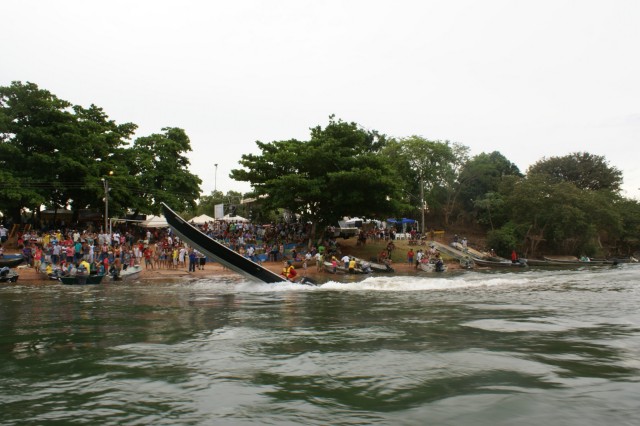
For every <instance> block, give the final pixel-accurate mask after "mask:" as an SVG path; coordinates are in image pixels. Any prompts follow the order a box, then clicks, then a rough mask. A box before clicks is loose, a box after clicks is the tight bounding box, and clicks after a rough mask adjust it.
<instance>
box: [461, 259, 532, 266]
mask: <svg viewBox="0 0 640 426" xmlns="http://www.w3.org/2000/svg"><path fill="white" fill-rule="evenodd" d="M473 262H474V263H475V264H476V265H478V266H487V267H490V268H523V267H525V266H527V262H526V261H525V260H524V259H519V260H518V261H517V262H512V261H510V260H503V261H499V262H497V261H494V260H484V259H473Z"/></svg>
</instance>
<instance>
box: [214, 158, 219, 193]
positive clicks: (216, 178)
mask: <svg viewBox="0 0 640 426" xmlns="http://www.w3.org/2000/svg"><path fill="white" fill-rule="evenodd" d="M214 166H216V174H215V175H213V192H216V190H217V189H218V163H216V164H214Z"/></svg>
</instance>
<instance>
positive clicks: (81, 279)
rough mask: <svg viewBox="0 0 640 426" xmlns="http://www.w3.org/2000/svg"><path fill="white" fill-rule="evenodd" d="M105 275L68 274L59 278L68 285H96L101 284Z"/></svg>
mask: <svg viewBox="0 0 640 426" xmlns="http://www.w3.org/2000/svg"><path fill="white" fill-rule="evenodd" d="M104 277H105V275H104V274H102V275H84V276H81V275H67V276H62V277H59V278H58V280H60V282H61V283H62V284H66V285H95V284H100V283H101V282H102V280H103V279H104Z"/></svg>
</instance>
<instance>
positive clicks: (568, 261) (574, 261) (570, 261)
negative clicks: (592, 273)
mask: <svg viewBox="0 0 640 426" xmlns="http://www.w3.org/2000/svg"><path fill="white" fill-rule="evenodd" d="M544 260H546V261H547V262H553V263H555V264H559V265H571V266H598V265H613V264H617V263H618V262H617V261H615V260H592V259H589V260H582V259H578V258H577V257H573V258H567V257H549V256H544Z"/></svg>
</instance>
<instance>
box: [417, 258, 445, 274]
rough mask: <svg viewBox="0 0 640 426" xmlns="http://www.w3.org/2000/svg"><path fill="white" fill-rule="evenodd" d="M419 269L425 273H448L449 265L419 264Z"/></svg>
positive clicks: (438, 263) (440, 263) (441, 263)
mask: <svg viewBox="0 0 640 426" xmlns="http://www.w3.org/2000/svg"><path fill="white" fill-rule="evenodd" d="M418 269H420V270H421V271H423V272H446V271H447V265H445V264H444V262H442V261H440V262H420V263H418Z"/></svg>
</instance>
